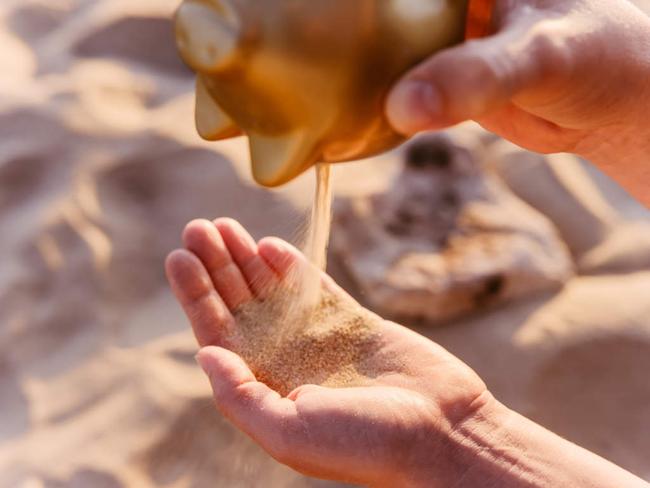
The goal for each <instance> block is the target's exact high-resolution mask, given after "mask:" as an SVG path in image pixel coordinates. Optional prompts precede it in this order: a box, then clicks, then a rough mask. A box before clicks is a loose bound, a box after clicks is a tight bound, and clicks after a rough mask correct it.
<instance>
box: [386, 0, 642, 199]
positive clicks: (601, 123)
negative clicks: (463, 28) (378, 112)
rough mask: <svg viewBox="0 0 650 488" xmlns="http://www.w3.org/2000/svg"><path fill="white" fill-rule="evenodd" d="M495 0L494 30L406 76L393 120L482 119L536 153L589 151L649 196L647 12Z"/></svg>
mask: <svg viewBox="0 0 650 488" xmlns="http://www.w3.org/2000/svg"><path fill="white" fill-rule="evenodd" d="M481 2H482V3H481ZM489 2H491V3H493V4H494V5H493V15H492V23H491V25H490V26H489V28H490V30H491V31H492V32H493V34H492V35H490V36H488V37H484V38H481V39H474V40H470V41H467V42H466V43H464V44H462V45H459V46H457V47H453V48H451V49H447V50H445V51H442V52H440V53H438V54H436V55H434V56H432V57H431V58H430V59H428V60H427V61H425V62H423V63H422V64H421V65H420V66H417V67H416V68H414V69H413V70H412V71H411V72H410V73H408V74H407V75H406V76H405V77H404V78H403V79H402V80H401V81H400V82H399V83H398V84H397V85H396V86H395V88H394V89H393V91H392V93H391V95H390V96H389V99H388V102H387V114H388V117H389V119H390V121H391V123H392V124H393V125H394V126H395V128H396V129H398V130H399V131H401V132H403V133H404V134H407V135H412V134H414V133H415V132H418V131H421V130H429V129H440V128H443V127H447V126H451V125H454V124H456V123H459V122H462V121H464V120H470V119H472V120H476V121H477V122H479V123H480V124H481V125H483V126H484V127H485V128H486V129H488V130H490V131H492V132H495V133H497V134H499V135H501V136H503V137H505V138H506V139H509V140H511V141H512V142H514V143H516V144H518V145H520V146H522V147H525V148H527V149H530V150H533V151H537V152H541V153H549V152H574V153H577V154H579V155H582V156H585V157H587V158H589V159H591V160H592V161H593V162H594V163H596V164H598V165H599V166H601V169H604V170H605V171H608V172H609V173H610V176H613V177H617V178H618V179H619V181H620V182H622V183H623V184H624V185H625V186H627V187H628V189H630V190H631V191H636V192H637V196H639V197H643V196H644V195H645V198H646V201H647V199H648V196H647V191H645V188H646V187H647V184H648V182H649V179H650V177H649V176H648V172H647V159H648V158H647V154H648V153H649V152H650V129H649V127H650V126H649V125H648V124H647V120H646V119H647V115H646V114H647V111H648V108H649V107H650V85H649V84H648V79H650V18H649V17H648V16H646V15H645V14H644V13H643V12H641V11H640V10H639V9H638V8H637V7H635V6H634V5H633V4H632V3H631V2H629V1H627V0H517V1H514V0H478V1H477V2H476V4H477V5H478V6H479V7H480V6H482V5H485V4H487V3H489ZM641 161H642V162H643V163H645V164H644V165H643V167H642V165H641ZM624 163H628V165H627V166H626V165H625V164H624ZM644 168H645V169H644ZM639 180H640V181H641V182H642V184H641V185H640V184H639Z"/></svg>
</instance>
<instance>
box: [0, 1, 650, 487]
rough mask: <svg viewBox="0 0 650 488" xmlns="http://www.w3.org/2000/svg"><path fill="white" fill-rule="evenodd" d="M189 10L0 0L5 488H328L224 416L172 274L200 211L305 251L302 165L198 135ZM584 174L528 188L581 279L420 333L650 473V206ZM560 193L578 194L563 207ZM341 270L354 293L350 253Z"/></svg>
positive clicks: (1, 457) (1, 468)
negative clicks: (579, 265)
mask: <svg viewBox="0 0 650 488" xmlns="http://www.w3.org/2000/svg"><path fill="white" fill-rule="evenodd" d="M646 3H647V2H646ZM177 4H178V2H177V1H176V0H174V1H172V0H139V1H137V2H134V1H132V0H96V1H93V0H3V1H2V3H0V54H1V56H2V61H3V69H2V72H1V73H0V235H1V236H2V238H0V487H1V488H16V487H24V488H64V487H65V488H68V487H71V488H86V487H92V488H119V487H138V488H140V487H143V488H146V487H154V486H165V487H172V488H203V487H215V486H216V487H250V486H265V487H310V486H312V487H317V486H335V484H333V483H328V482H323V481H318V480H313V479H309V478H306V477H303V476H301V475H298V474H297V473H295V472H293V471H291V470H290V469H288V468H285V467H283V466H281V465H279V464H278V463H277V462H275V461H274V460H273V459H271V458H270V457H269V456H267V455H266V454H265V453H263V452H262V451H261V450H260V449H259V448H258V447H256V446H255V445H254V444H253V443H252V442H251V441H250V440H248V439H247V438H246V437H245V436H244V435H243V434H241V433H239V432H238V431H236V430H235V429H234V427H232V426H231V425H230V424H229V423H228V422H227V421H225V420H224V419H223V418H222V417H221V416H220V415H219V414H218V413H217V412H216V411H215V410H214V409H213V407H212V403H211V400H210V391H209V386H208V383H207V381H206V380H205V378H204V377H203V375H202V373H201V372H200V371H199V368H198V367H197V366H196V364H195V362H194V354H195V353H196V345H195V343H194V340H193V338H192V336H191V333H190V331H189V329H188V325H187V322H186V320H185V318H184V316H183V315H182V313H181V311H180V309H179V307H178V306H177V304H176V303H175V301H174V300H173V298H172V295H171V293H170V291H169V288H168V286H167V283H166V280H165V277H164V272H163V261H164V258H165V256H166V254H167V253H168V252H169V251H171V250H172V249H174V248H175V247H177V246H179V244H180V233H181V231H182V229H183V227H184V225H185V223H186V222H187V221H189V220H190V219H193V218H196V217H204V218H216V217H219V216H230V217H234V218H236V219H238V220H240V221H241V222H242V223H243V224H244V225H245V226H246V227H247V228H248V229H250V230H251V231H252V233H253V234H254V235H255V237H263V236H265V235H278V236H280V237H283V238H287V239H289V240H291V241H293V242H298V241H299V240H300V236H301V235H303V229H304V222H305V215H306V214H307V212H308V207H309V204H310V200H311V198H312V195H313V187H314V175H313V174H307V175H304V176H303V177H301V178H299V179H298V180H296V181H295V182H292V183H291V184H289V185H287V186H286V187H284V188H282V189H281V190H274V191H268V190H264V189H261V188H258V187H257V186H255V185H254V184H253V183H252V181H251V179H250V174H249V168H248V156H247V154H246V144H245V141H244V140H243V139H236V140H233V141H227V142H224V143H218V144H209V143H205V142H203V141H201V140H200V139H199V138H198V136H197V135H196V134H195V130H194V126H193V79H192V75H191V73H190V72H189V71H188V70H187V68H186V67H185V66H183V65H182V63H181V62H180V61H179V59H178V57H177V55H176V52H175V48H174V44H173V37H172V24H171V21H170V16H171V14H172V12H173V10H174V9H175V8H176V6H177ZM396 164H397V158H396V157H395V156H394V155H391V154H388V155H385V156H382V157H379V158H376V159H375V160H373V161H370V162H367V161H366V162H361V163H356V164H350V165H347V166H343V167H340V168H336V170H335V176H334V185H335V188H336V191H337V193H338V194H339V195H358V194H362V193H370V192H373V191H376V190H378V189H381V188H384V187H385V186H386V184H387V182H388V181H389V180H390V178H391V177H392V176H393V175H394V174H395V171H396V169H397V167H396ZM531 164H532V163H531ZM580 168H582V170H580V171H578V172H577V173H575V174H579V175H581V176H580V177H579V178H578V177H575V176H573V177H572V176H570V175H569V176H567V177H566V178H556V176H557V173H553V175H551V176H548V177H547V179H546V180H545V181H546V182H547V183H548V186H547V188H548V189H549V190H548V196H547V197H545V198H542V199H541V201H540V200H539V195H535V192H530V191H528V190H530V188H528V189H527V187H525V185H524V186H523V187H522V186H521V185H520V184H519V185H518V188H520V190H521V195H520V196H522V198H524V199H530V200H529V203H530V202H531V201H534V200H535V198H537V199H538V201H537V203H536V204H537V205H538V206H541V207H544V208H542V211H543V212H544V213H546V215H548V216H550V217H551V219H556V220H559V221H560V222H559V226H560V227H561V228H560V230H561V231H562V228H564V229H565V230H566V232H565V237H566V239H567V240H568V241H572V240H573V241H574V242H568V244H569V246H570V247H572V246H573V247H572V249H573V250H575V255H576V257H578V256H580V257H584V259H585V260H586V263H587V264H586V265H585V266H587V267H586V268H585V269H586V270H587V271H588V272H587V271H585V272H581V273H579V274H578V276H577V277H576V278H574V279H572V280H571V281H570V282H569V283H568V285H567V286H566V287H565V288H564V289H563V290H562V291H561V292H558V293H554V294H551V295H548V296H538V297H535V298H533V299H529V300H526V301H523V302H522V301H519V302H516V303H513V304H510V305H507V306H503V307H500V308H498V309H495V310H491V311H486V312H485V313H481V314H477V315H475V316H472V317H469V318H466V319H464V320H461V321H457V322H456V323H453V324H448V325H445V326H442V327H435V328H432V327H425V326H422V325H418V330H419V331H421V332H422V333H424V334H425V335H427V336H429V337H431V338H433V339H434V340H436V341H438V342H440V343H441V344H442V345H443V346H445V347H447V348H449V349H450V350H451V351H452V352H454V353H455V354H457V355H458V356H460V357H461V358H462V359H463V360H465V361H466V362H468V363H469V364H470V365H471V366H473V367H474V368H476V370H477V371H478V372H479V374H481V375H482V376H483V378H484V379H485V380H486V382H487V383H488V385H489V386H490V388H491V389H492V391H493V392H494V393H495V395H496V396H497V397H498V398H500V399H501V400H502V401H503V402H505V403H506V404H508V405H509V406H511V407H512V408H515V409H517V410H518V411H520V412H521V413H523V414H525V415H529V416H531V417H532V418H534V419H535V420H537V421H539V422H540V423H541V424H543V425H545V426H547V427H549V428H551V429H553V430H554V431H556V432H558V433H559V434H561V435H563V436H565V437H567V438H568V439H571V440H574V441H576V442H578V443H580V444H581V445H583V446H585V447H587V448H589V449H592V450H594V451H596V452H598V453H600V454H602V455H604V456H606V457H608V458H609V459H611V460H612V461H614V462H616V463H619V464H621V465H622V466H623V467H625V468H627V469H629V470H631V471H633V472H635V473H636V474H638V475H640V476H641V477H644V478H645V479H648V480H650V463H649V462H648V453H649V452H650V382H648V380H647V372H648V371H650V300H649V299H648V297H650V265H648V263H649V262H650V259H649V260H647V261H646V260H645V258H646V257H647V256H648V255H650V246H649V247H648V249H645V247H644V246H645V244H643V243H644V242H649V241H644V239H645V238H646V237H647V235H648V234H647V229H648V226H650V217H649V215H648V211H647V210H646V209H643V208H641V207H640V206H639V205H638V204H636V203H635V202H633V201H632V200H631V199H630V198H629V197H627V196H626V195H625V193H624V192H623V191H622V190H621V189H620V188H618V187H616V186H615V185H614V184H613V183H611V182H610V181H609V180H607V179H606V178H605V177H603V176H602V175H601V174H599V173H598V172H597V171H595V170H594V169H593V168H590V167H589V166H580ZM585 168H586V169H585ZM542 173H543V171H542ZM504 174H505V173H504ZM515 176H516V175H515ZM513 181H514V182H515V183H514V184H515V185H517V183H516V181H515V180H513ZM554 182H555V183H554ZM585 182H586V183H585ZM585 184H586V185H587V186H588V188H587V189H586V190H585ZM567 189H568V190H567ZM554 192H557V195H560V196H561V198H566V199H567V200H566V201H567V202H573V204H572V205H568V204H567V205H568V207H567V212H566V213H563V212H561V211H560V212H559V211H558V209H557V208H556V207H554V206H553V205H551V204H549V202H554V201H558V200H557V198H556V196H557V195H556V193H554ZM567 192H568V193H569V194H570V196H569V197H567V196H566V194H567ZM562 195H564V196H562ZM558 198H560V197H558ZM576 201H577V203H575V202H576ZM545 202H546V203H545ZM545 206H546V207H545ZM590 219H591V220H590ZM592 220H593V221H597V223H598V225H599V226H600V227H598V226H597V229H601V230H602V232H591V233H589V234H588V236H589V240H588V242H586V243H585V242H583V241H581V240H580V237H581V236H582V235H583V234H582V233H580V232H577V231H575V230H574V231H573V232H572V229H573V227H572V226H571V225H567V222H576V225H577V226H578V227H577V228H583V227H584V226H587V227H589V228H593V226H591V227H590V226H589V225H590V223H593V222H592ZM580 225H582V226H583V227H580ZM603 229H604V230H603ZM617 229H623V230H625V232H627V234H624V235H625V236H629V237H626V238H625V239H621V238H619V239H615V238H613V237H612V236H614V237H616V236H621V235H623V234H621V233H619V232H618V231H617ZM623 230H621V232H623ZM572 236H573V237H572ZM637 242H638V243H640V244H639V245H636V246H631V245H630V243H637ZM589 251H594V252H593V253H592V254H589ZM646 251H647V252H646ZM594 253H596V256H595V257H594ZM589 256H591V257H589ZM612 256H613V257H612ZM630 256H631V257H630ZM587 258H589V259H587ZM594 263H596V264H594ZM330 270H331V272H332V273H333V275H334V276H335V277H336V278H337V279H338V280H340V281H341V283H342V284H343V285H344V286H346V287H347V288H349V289H350V290H351V291H352V292H355V290H354V287H353V286H352V284H351V283H350V280H349V279H348V278H347V277H346V275H345V273H344V272H343V269H342V266H341V265H340V263H337V262H336V261H333V262H332V263H331V268H330ZM355 293H356V292H355ZM358 298H359V299H360V300H361V301H363V296H358Z"/></svg>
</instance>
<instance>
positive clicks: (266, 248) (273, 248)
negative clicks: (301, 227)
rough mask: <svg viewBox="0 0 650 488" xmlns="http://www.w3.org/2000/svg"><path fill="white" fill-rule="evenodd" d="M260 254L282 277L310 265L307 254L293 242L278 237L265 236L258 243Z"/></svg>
mask: <svg viewBox="0 0 650 488" xmlns="http://www.w3.org/2000/svg"><path fill="white" fill-rule="evenodd" d="M258 249H259V253H260V256H262V258H263V259H264V260H265V261H266V262H267V264H268V265H269V266H270V267H271V269H272V270H273V271H274V272H275V273H276V274H277V275H278V277H279V278H280V279H285V278H287V277H288V276H290V275H291V274H293V273H295V272H299V270H300V268H304V267H305V266H308V262H307V260H306V259H305V256H304V255H303V254H302V253H301V252H300V251H299V250H298V249H296V248H295V247H293V246H292V245H291V244H289V243H288V242H286V241H283V240H282V239H279V238H277V237H265V238H264V239H262V240H261V241H260V242H259V244H258Z"/></svg>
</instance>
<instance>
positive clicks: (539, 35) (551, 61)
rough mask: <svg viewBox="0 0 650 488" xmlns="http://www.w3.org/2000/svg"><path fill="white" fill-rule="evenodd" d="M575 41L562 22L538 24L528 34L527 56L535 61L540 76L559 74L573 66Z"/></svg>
mask: <svg viewBox="0 0 650 488" xmlns="http://www.w3.org/2000/svg"><path fill="white" fill-rule="evenodd" d="M574 44H575V39H574V38H573V35H572V34H571V30H570V29H569V28H568V25H567V23H566V21H564V20H546V21H542V22H539V23H538V24H537V25H535V26H534V27H532V28H531V30H530V31H529V33H528V47H529V52H528V53H527V54H528V55H529V56H532V57H534V59H535V60H536V62H537V64H538V66H539V69H540V70H541V74H544V75H548V74H554V73H557V74H561V73H566V72H568V71H570V70H571V68H572V65H573V52H574Z"/></svg>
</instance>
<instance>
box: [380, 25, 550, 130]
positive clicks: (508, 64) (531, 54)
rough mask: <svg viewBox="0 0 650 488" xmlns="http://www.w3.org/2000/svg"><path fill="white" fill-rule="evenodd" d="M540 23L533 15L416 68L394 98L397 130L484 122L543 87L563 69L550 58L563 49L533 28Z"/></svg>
mask: <svg viewBox="0 0 650 488" xmlns="http://www.w3.org/2000/svg"><path fill="white" fill-rule="evenodd" d="M511 17H512V15H511ZM535 17H537V16H533V14H530V13H528V14H527V15H525V16H522V17H520V19H519V20H518V21H514V22H511V23H510V24H508V25H505V26H503V28H502V30H501V31H500V32H498V33H497V34H495V35H493V36H491V37H488V38H482V39H477V40H470V41H467V42H465V43H464V44H461V45H459V46H456V47H453V48H450V49H446V50H444V51H441V52H439V53H437V54H435V55H433V56H432V57H431V58H429V59H428V60H427V61H425V62H423V63H422V64H420V65H419V66H417V67H416V68H414V69H413V70H412V71H411V72H409V73H408V74H407V75H406V76H405V77H404V78H403V79H402V80H401V81H399V82H398V84H397V85H396V86H395V87H394V88H393V90H392V92H391V93H390V94H389V97H388V100H387V105H386V112H387V116H388V119H389V121H390V123H391V124H392V125H393V127H394V128H395V129H396V130H398V131H399V132H401V133H403V134H406V135H411V134H414V133H416V132H419V131H422V130H431V129H441V128H443V127H448V126H451V125H455V124H457V123H459V122H462V121H464V120H469V119H477V118H480V117H481V116H484V115H486V114H488V113H489V112H491V111H493V110H495V109H498V108H501V107H503V106H505V105H506V104H507V103H508V102H509V101H510V100H511V99H512V98H513V97H514V96H515V95H517V94H518V93H519V92H520V91H522V90H523V89H525V88H526V87H528V86H531V85H533V84H535V83H536V82H537V81H539V80H540V79H541V78H542V76H544V75H545V74H546V71H547V70H546V67H547V66H548V67H551V66H552V67H553V68H552V69H559V67H560V66H561V64H560V63H559V62H558V60H557V59H551V58H552V57H553V56H549V54H554V53H555V52H556V51H559V49H558V47H557V45H554V43H555V44H561V43H560V42H557V38H556V39H554V42H550V41H549V40H548V37H547V36H545V35H544V34H543V33H542V32H540V31H541V29H534V28H532V25H533V24H534V23H535V22H536V21H537V20H539V19H538V18H535ZM540 41H541V42H540ZM555 57H556V58H557V56H555Z"/></svg>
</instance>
